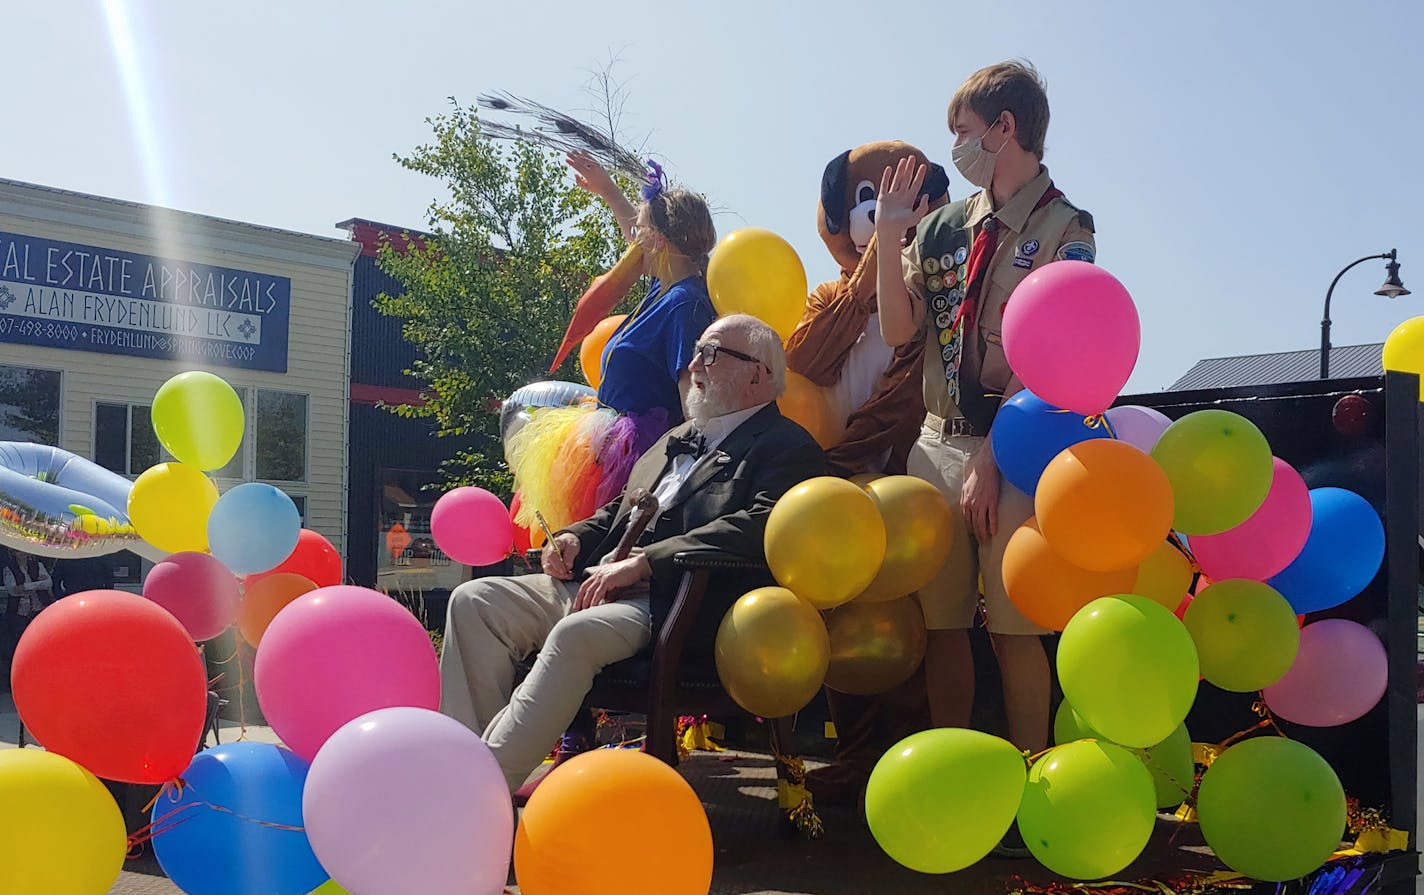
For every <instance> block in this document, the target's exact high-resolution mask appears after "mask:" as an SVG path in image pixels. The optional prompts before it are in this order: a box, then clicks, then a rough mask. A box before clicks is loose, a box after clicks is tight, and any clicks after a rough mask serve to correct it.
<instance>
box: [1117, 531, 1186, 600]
mask: <svg viewBox="0 0 1424 895" xmlns="http://www.w3.org/2000/svg"><path fill="white" fill-rule="evenodd" d="M1191 586H1192V562H1191V560H1189V559H1187V557H1186V555H1185V554H1183V553H1182V551H1180V550H1178V549H1177V548H1176V547H1173V546H1172V544H1171V542H1169V541H1163V542H1162V544H1161V546H1159V547H1158V548H1157V549H1156V550H1154V551H1152V555H1151V556H1149V557H1147V558H1146V559H1145V560H1143V561H1142V565H1140V566H1138V567H1137V580H1136V581H1134V582H1133V584H1132V590H1131V592H1132V593H1134V594H1137V595H1138V596H1141V597H1146V598H1147V599H1149V600H1155V601H1156V602H1158V603H1161V604H1162V606H1163V607H1164V608H1166V609H1168V610H1171V611H1176V609H1177V604H1179V603H1181V602H1182V594H1184V593H1186V592H1187V591H1188V590H1190V589H1191Z"/></svg>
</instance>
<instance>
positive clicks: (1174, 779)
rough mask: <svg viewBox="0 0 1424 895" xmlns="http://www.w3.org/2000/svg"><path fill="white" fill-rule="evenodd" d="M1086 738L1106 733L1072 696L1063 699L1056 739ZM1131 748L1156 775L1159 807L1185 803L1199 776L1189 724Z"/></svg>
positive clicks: (1099, 737) (1100, 737)
mask: <svg viewBox="0 0 1424 895" xmlns="http://www.w3.org/2000/svg"><path fill="white" fill-rule="evenodd" d="M1084 739H1093V740H1105V739H1106V737H1104V736H1103V735H1102V734H1100V733H1098V732H1097V731H1096V730H1094V729H1093V728H1092V725H1090V724H1089V723H1088V722H1087V721H1086V720H1084V719H1083V716H1082V715H1080V714H1078V712H1077V711H1076V710H1075V709H1074V708H1073V706H1072V705H1070V704H1069V702H1068V700H1066V699H1065V700H1063V702H1062V703H1060V704H1059V706H1058V714H1056V715H1055V716H1054V718H1053V742H1054V743H1056V744H1057V745H1059V746H1062V745H1064V744H1065V743H1071V742H1073V741H1075V740H1084ZM1130 751H1131V752H1132V753H1133V754H1134V755H1136V756H1137V757H1138V759H1139V760H1140V761H1141V762H1142V764H1143V765H1144V766H1145V767H1146V768H1147V772H1148V773H1150V774H1151V775H1152V785H1153V787H1154V788H1155V789H1156V790H1157V807H1158V808H1175V807H1177V806H1178V805H1180V804H1182V801H1183V800H1185V799H1186V797H1187V794H1188V793H1189V792H1191V789H1192V783H1193V781H1194V780H1195V777H1196V765H1195V764H1194V763H1193V761H1192V738H1191V735H1190V734H1188V733H1187V726H1186V725H1185V724H1179V725H1177V729H1176V730H1174V731H1172V734H1171V736H1169V737H1167V738H1166V739H1165V740H1163V741H1162V742H1160V743H1157V744H1156V745H1155V746H1148V747H1147V748H1145V749H1131V750H1130Z"/></svg>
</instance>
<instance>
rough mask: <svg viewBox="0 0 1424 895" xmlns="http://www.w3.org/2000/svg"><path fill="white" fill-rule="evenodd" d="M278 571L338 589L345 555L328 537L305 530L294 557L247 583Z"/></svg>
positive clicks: (253, 576)
mask: <svg viewBox="0 0 1424 895" xmlns="http://www.w3.org/2000/svg"><path fill="white" fill-rule="evenodd" d="M278 572H291V573H292V574H294V575H301V576H302V577H303V578H305V579H307V580H308V581H311V582H312V583H313V584H315V585H316V586H317V587H334V586H336V585H338V584H340V583H341V577H342V576H341V554H340V553H337V552H336V548H335V547H333V546H331V542H330V541H328V540H327V539H326V538H324V537H322V536H321V535H319V534H317V533H316V532H314V531H312V530H311V529H308V528H304V529H302V533H301V534H300V535H298V536H297V546H296V547H294V548H293V549H292V555H291V556H288V557H287V558H286V559H284V560H282V564H281V565H279V566H277V568H275V569H272V570H270V571H267V572H263V573H262V574H261V575H249V576H247V579H246V582H247V583H248V584H252V583H254V582H257V581H260V580H262V579H263V578H265V577H267V576H268V575H275V574H277V573H278Z"/></svg>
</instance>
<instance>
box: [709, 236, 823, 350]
mask: <svg viewBox="0 0 1424 895" xmlns="http://www.w3.org/2000/svg"><path fill="white" fill-rule="evenodd" d="M707 291H708V292H709V293H710V294H711V296H712V306H713V307H715V308H716V309H717V313H718V314H721V315H724V316H725V315H727V314H751V315H752V316H753V317H757V318H760V319H761V320H762V321H763V322H765V323H766V324H767V325H768V326H770V327H771V328H772V329H774V330H776V332H777V334H778V335H780V336H781V340H782V341H783V342H784V341H786V340H787V339H788V338H790V336H791V333H792V331H793V330H795V329H796V324H797V322H799V321H800V320H801V313H802V312H803V311H805V310H806V268H805V267H803V266H802V264H801V258H800V256H798V255H797V254H796V250H795V249H793V248H792V247H791V244H790V243H789V242H787V241H786V240H784V239H782V238H781V237H780V236H777V235H776V234H775V233H773V232H771V231H770V230H763V229H761V228H760V227H744V228H742V229H741V230H733V231H732V232H731V233H728V234H727V235H726V236H725V237H723V238H722V241H721V242H719V243H717V248H715V249H713V250H712V257H711V258H710V259H709V260H708V263H707Z"/></svg>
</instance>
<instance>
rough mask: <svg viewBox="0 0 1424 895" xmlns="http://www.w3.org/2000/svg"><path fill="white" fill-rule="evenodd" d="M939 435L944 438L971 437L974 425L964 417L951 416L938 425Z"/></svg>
mask: <svg viewBox="0 0 1424 895" xmlns="http://www.w3.org/2000/svg"><path fill="white" fill-rule="evenodd" d="M940 435H941V436H942V437H944V438H959V437H973V436H974V427H973V426H971V425H970V424H969V420H968V419H966V418H965V417H962V416H956V417H951V418H949V419H947V420H945V421H944V424H943V425H942V426H941V427H940Z"/></svg>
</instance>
